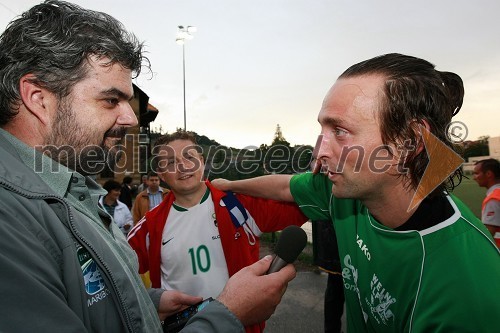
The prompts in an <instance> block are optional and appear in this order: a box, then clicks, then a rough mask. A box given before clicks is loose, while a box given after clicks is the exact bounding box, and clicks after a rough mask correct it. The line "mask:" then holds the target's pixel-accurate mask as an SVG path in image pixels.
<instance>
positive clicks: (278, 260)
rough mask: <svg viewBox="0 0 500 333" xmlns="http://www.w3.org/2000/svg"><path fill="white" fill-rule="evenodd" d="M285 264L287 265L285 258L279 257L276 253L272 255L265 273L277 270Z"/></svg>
mask: <svg viewBox="0 0 500 333" xmlns="http://www.w3.org/2000/svg"><path fill="white" fill-rule="evenodd" d="M286 265H288V263H287V262H286V261H285V260H283V259H281V258H280V257H278V256H277V255H274V258H273V261H272V262H271V266H269V269H268V270H267V273H266V274H271V273H274V272H277V271H279V270H280V269H282V268H283V267H285V266H286Z"/></svg>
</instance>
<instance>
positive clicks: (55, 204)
mask: <svg viewBox="0 0 500 333" xmlns="http://www.w3.org/2000/svg"><path fill="white" fill-rule="evenodd" d="M109 228H110V229H106V228H105V227H104V225H103V228H102V231H101V230H99V228H96V227H95V226H92V225H90V223H89V221H87V220H86V219H85V218H82V216H81V214H78V213H76V211H75V209H74V207H72V206H71V205H69V204H68V202H67V201H66V200H65V199H63V198H62V197H60V196H58V195H57V194H55V192H54V191H52V190H51V189H50V188H49V187H48V186H47V185H46V183H45V182H44V181H43V180H42V179H41V178H40V177H39V176H38V175H37V174H35V173H34V171H33V170H32V169H30V168H29V167H27V166H26V165H25V164H24V163H23V162H22V161H21V160H20V158H19V156H18V154H17V152H16V150H15V148H14V147H13V146H12V145H11V144H10V143H9V142H8V141H7V140H5V138H4V137H3V136H2V135H0V230H1V231H2V233H1V234H2V239H1V241H0V272H1V273H0V309H2V314H1V317H2V319H1V320H0V332H16V333H17V332H37V331H38V332H78V333H81V332H103V333H104V332H106V333H108V332H109V333H113V332H161V327H160V324H159V320H158V317H157V314H156V310H155V308H154V306H153V303H152V302H151V299H150V298H149V297H151V298H152V299H154V300H156V302H158V300H159V296H160V295H161V291H160V290H151V291H150V295H148V294H147V293H146V292H145V290H144V287H143V285H142V283H141V282H140V278H139V276H138V274H137V273H136V272H137V271H138V267H137V261H136V259H135V254H134V252H133V251H132V250H131V249H130V248H129V247H128V244H127V243H126V240H125V239H124V237H123V235H122V234H121V232H120V231H119V229H118V228H117V227H116V225H115V224H114V223H110V224H109ZM105 233H109V234H108V235H105ZM110 236H111V237H112V238H115V241H116V242H110V241H109V237H110ZM118 236H119V237H118ZM127 257H128V258H127ZM130 258H133V259H132V260H131V259H130ZM124 262H125V263H126V264H125V265H124ZM144 295H145V296H144ZM145 298H147V299H145ZM184 331H185V332H186V333H187V332H238V331H242V326H241V323H240V322H239V321H238V320H237V319H236V318H235V317H234V316H233V315H232V314H231V312H229V311H228V310H227V309H226V308H225V307H224V306H222V305H221V304H220V303H218V302H212V303H211V304H210V305H209V306H208V307H207V308H206V309H205V310H204V311H202V313H200V315H199V318H198V319H197V318H194V320H192V324H191V325H189V328H188V327H186V329H185V330H184Z"/></svg>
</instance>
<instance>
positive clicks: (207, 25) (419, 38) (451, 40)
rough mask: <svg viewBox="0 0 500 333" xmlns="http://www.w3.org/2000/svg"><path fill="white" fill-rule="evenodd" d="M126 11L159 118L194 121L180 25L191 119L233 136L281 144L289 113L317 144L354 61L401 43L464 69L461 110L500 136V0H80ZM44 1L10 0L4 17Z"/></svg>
mask: <svg viewBox="0 0 500 333" xmlns="http://www.w3.org/2000/svg"><path fill="white" fill-rule="evenodd" d="M73 2H75V3H77V4H79V5H81V6H82V7H85V8H89V9H94V10H99V11H104V12H106V13H108V14H111V15H112V16H114V17H116V18H117V19H119V20H120V21H121V22H122V23H123V24H124V25H125V26H126V28H127V29H128V30H130V31H132V32H134V33H135V34H136V36H137V37H138V38H139V39H140V40H142V41H144V43H145V45H146V51H147V54H146V55H147V56H148V58H149V59H150V61H151V64H152V73H143V74H141V75H140V76H139V78H137V79H136V80H135V81H134V83H136V84H137V85H138V86H139V87H140V88H141V89H142V90H143V91H144V92H145V93H146V94H148V95H149V98H150V100H149V102H150V103H151V104H152V105H154V106H155V107H156V108H158V109H159V112H160V113H159V115H158V117H157V119H156V120H155V122H154V123H153V124H152V128H153V129H155V128H156V129H157V130H158V129H159V128H160V126H161V129H162V131H163V132H166V131H169V132H172V131H175V129H176V128H178V127H183V124H184V118H183V85H182V80H183V76H182V46H179V45H177V44H176V43H175V38H176V34H177V26H178V25H184V26H187V25H191V26H196V27H197V29H198V31H197V32H196V33H195V34H194V38H193V39H192V40H190V41H188V42H187V43H186V45H185V52H186V53H185V60H186V109H187V129H188V130H192V131H195V132H197V133H198V134H203V135H206V136H208V137H209V138H211V139H214V140H216V141H218V142H219V143H221V144H223V145H227V146H232V147H237V148H243V147H248V146H259V145H260V144H262V143H265V144H270V143H271V141H272V139H273V135H274V132H275V129H276V125H277V124H280V126H281V129H282V132H283V135H284V137H285V138H286V139H287V140H288V141H289V142H290V143H291V144H293V145H294V144H310V145H314V143H315V142H316V137H317V135H318V134H319V131H320V127H319V125H318V124H317V121H316V119H317V115H318V112H319V109H320V107H321V103H322V101H323V98H324V96H325V94H326V92H327V91H328V89H329V88H330V87H331V85H332V84H333V83H334V82H335V80H336V78H337V77H338V76H339V75H340V74H341V73H342V72H343V71H344V70H345V69H346V68H347V67H349V66H350V65H352V64H354V63H356V62H359V61H362V60H365V59H368V58H371V57H374V56H377V55H380V54H384V53H390V52H398V53H404V54H409V55H414V56H417V57H421V58H424V59H426V60H429V61H430V62H432V63H433V64H435V65H436V68H437V69H438V70H441V71H452V72H455V73H457V74H459V75H460V76H461V77H462V79H463V80H464V85H465V100H464V104H463V107H462V110H461V111H460V113H459V114H458V115H457V116H456V117H455V118H454V120H455V121H459V122H461V123H463V124H465V126H466V127H467V130H465V129H463V128H458V129H457V134H458V135H462V136H463V135H465V133H466V132H467V138H466V139H470V140H475V139H477V138H478V137H479V136H483V135H489V136H492V137H494V136H500V126H499V125H500V20H499V19H498V14H499V13H500V1H498V0H478V1H470V0H467V1H465V0H454V1H453V0H433V1H430V0H421V1H412V2H409V1H405V2H403V1H396V0H380V1H370V0H359V1H347V0H204V1H202V0H178V1H173V0H163V1H160V0H156V1H153V0H142V1H130V0H121V1H116V0H106V1H103V0H76V1H73ZM37 3H39V1H32V0H15V1H14V0H0V29H1V30H3V29H4V28H5V27H6V25H7V24H8V22H9V21H10V20H11V19H13V18H14V17H15V16H17V15H19V14H21V13H22V12H23V11H25V10H26V9H28V8H30V7H31V6H33V5H34V4H37Z"/></svg>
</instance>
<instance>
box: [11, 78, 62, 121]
mask: <svg viewBox="0 0 500 333" xmlns="http://www.w3.org/2000/svg"><path fill="white" fill-rule="evenodd" d="M35 82H36V76H35V75H33V74H26V75H24V76H23V77H21V79H20V80H19V91H20V93H21V100H22V102H23V104H24V106H25V107H26V110H27V111H28V112H29V113H30V114H32V115H33V116H35V117H36V118H37V119H38V120H39V121H40V122H41V123H42V124H44V125H50V123H51V119H52V114H53V112H54V109H55V108H57V99H56V97H55V96H54V94H52V93H51V92H49V91H48V90H47V89H45V88H42V87H40V86H38V85H37V84H36V83H35Z"/></svg>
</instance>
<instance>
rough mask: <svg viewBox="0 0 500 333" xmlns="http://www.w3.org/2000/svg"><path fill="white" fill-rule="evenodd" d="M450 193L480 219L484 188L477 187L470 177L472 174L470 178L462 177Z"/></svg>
mask: <svg viewBox="0 0 500 333" xmlns="http://www.w3.org/2000/svg"><path fill="white" fill-rule="evenodd" d="M452 194H454V195H456V196H457V197H458V198H459V199H460V200H462V201H463V202H464V203H465V204H466V205H467V206H468V207H469V208H470V210H471V211H472V212H473V213H474V215H476V216H477V217H478V218H479V219H481V203H482V202H483V199H484V197H485V196H486V189H485V188H484V187H479V186H478V185H477V183H476V182H475V181H474V180H473V179H472V176H471V179H466V178H464V179H463V180H462V183H460V185H459V186H458V187H457V188H455V189H454V190H453V192H452Z"/></svg>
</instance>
